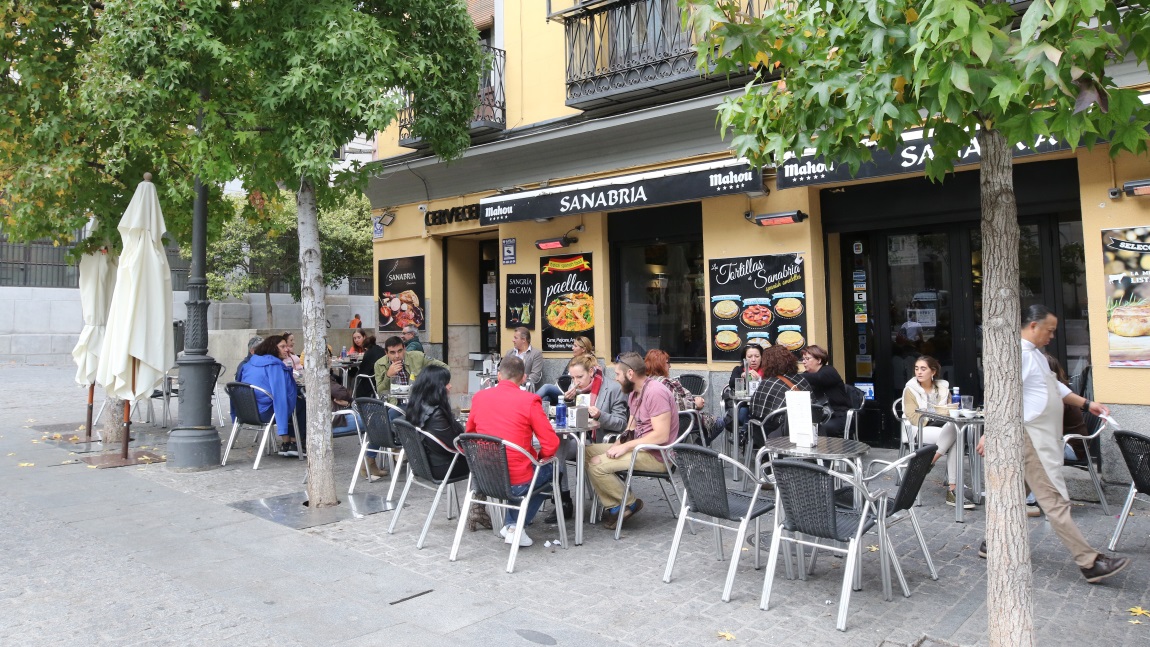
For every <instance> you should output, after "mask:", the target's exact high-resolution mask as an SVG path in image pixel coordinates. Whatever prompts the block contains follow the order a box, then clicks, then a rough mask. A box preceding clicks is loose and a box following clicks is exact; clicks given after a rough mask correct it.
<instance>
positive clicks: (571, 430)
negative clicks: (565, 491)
mask: <svg viewBox="0 0 1150 647" xmlns="http://www.w3.org/2000/svg"><path fill="white" fill-rule="evenodd" d="M551 426H552V427H553V428H554V429H555V433H556V434H557V435H559V436H561V437H564V438H574V439H575V443H576V446H577V447H576V449H577V452H576V454H575V488H574V490H573V491H574V493H575V494H574V496H573V497H572V498H573V499H575V545H576V546H581V545H582V544H583V498H584V496H585V495H586V494H587V492H586V485H585V482H586V474H587V466H586V462H587V459H586V457H585V456H584V455H583V450H584V449H585V448H586V447H587V432H589V431H593V430H595V429H597V428H598V427H599V423H598V422H596V421H594V420H592V421H590V423H589V424H588V426H586V427H564V428H559V427H555V421H554V420H552V421H551ZM559 460H566V459H565V458H562V457H560V459H559ZM558 516H559V518H560V523H563V521H562V511H559V513H558Z"/></svg>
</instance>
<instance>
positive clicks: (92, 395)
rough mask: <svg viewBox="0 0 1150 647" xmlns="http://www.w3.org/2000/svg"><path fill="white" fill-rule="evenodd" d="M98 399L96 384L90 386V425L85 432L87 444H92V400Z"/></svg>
mask: <svg viewBox="0 0 1150 647" xmlns="http://www.w3.org/2000/svg"><path fill="white" fill-rule="evenodd" d="M95 397H96V383H95V382H93V383H91V384H89V385H88V425H87V427H86V428H85V431H84V440H85V442H89V443H90V442H92V400H93V399H94V398H95Z"/></svg>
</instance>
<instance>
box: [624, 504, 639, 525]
mask: <svg viewBox="0 0 1150 647" xmlns="http://www.w3.org/2000/svg"><path fill="white" fill-rule="evenodd" d="M642 509H643V499H635V501H634V503H632V504H631V505H629V506H627V507H626V508H624V509H623V521H626V520H628V519H630V518H631V517H633V516H635V513H637V512H639V511H640V510H642Z"/></svg>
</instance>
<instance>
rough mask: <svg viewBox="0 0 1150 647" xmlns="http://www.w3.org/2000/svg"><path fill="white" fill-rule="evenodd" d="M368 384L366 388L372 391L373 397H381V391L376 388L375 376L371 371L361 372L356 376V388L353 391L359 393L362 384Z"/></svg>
mask: <svg viewBox="0 0 1150 647" xmlns="http://www.w3.org/2000/svg"><path fill="white" fill-rule="evenodd" d="M365 383H366V384H367V387H366V390H367V391H368V392H370V393H371V397H373V398H375V399H377V400H378V399H379V391H376V390H375V376H374V375H372V374H371V373H360V374H359V375H356V376H355V390H354V391H352V393H359V392H360V390H361V389H362V388H364V387H363V386H362V385H363V384H365Z"/></svg>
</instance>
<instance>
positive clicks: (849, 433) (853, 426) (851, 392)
mask: <svg viewBox="0 0 1150 647" xmlns="http://www.w3.org/2000/svg"><path fill="white" fill-rule="evenodd" d="M846 389H847V399H849V400H850V403H851V406H850V408H849V409H847V420H846V426H845V427H844V433H843V435H844V436H846V437H847V438H854V439H855V440H858V439H859V417H860V416H861V415H862V410H863V407H864V406H866V393H864V392H863V391H862V389H860V388H858V387H856V386H852V385H850V384H847V385H846Z"/></svg>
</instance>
